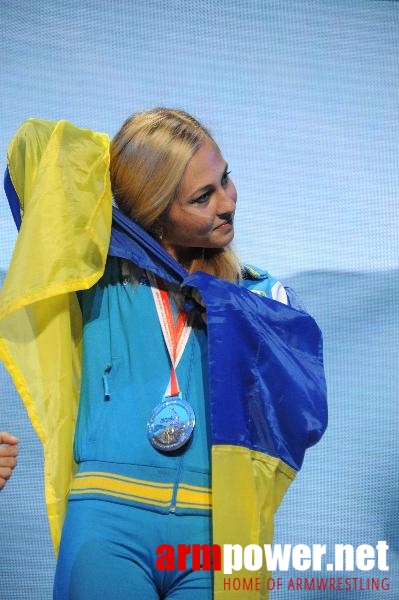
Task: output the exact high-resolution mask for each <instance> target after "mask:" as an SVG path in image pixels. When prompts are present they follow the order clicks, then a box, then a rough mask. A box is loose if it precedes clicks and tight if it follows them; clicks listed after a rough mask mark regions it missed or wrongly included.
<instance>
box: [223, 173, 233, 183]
mask: <svg viewBox="0 0 399 600" xmlns="http://www.w3.org/2000/svg"><path fill="white" fill-rule="evenodd" d="M230 173H231V171H225V172H224V173H223V177H222V185H223V186H225V185H227V183H228V181H229V179H230V177H229V175H230Z"/></svg>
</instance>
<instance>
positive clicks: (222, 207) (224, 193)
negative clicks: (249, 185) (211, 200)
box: [218, 183, 237, 215]
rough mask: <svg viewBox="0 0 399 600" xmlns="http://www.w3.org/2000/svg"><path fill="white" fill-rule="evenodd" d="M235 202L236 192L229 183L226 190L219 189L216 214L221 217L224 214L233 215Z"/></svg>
mask: <svg viewBox="0 0 399 600" xmlns="http://www.w3.org/2000/svg"><path fill="white" fill-rule="evenodd" d="M236 202H237V192H236V189H235V187H234V185H233V183H231V184H230V185H229V186H228V187H227V188H221V190H220V197H219V203H218V214H219V215H223V214H224V213H227V214H231V213H233V212H234V211H235V209H236Z"/></svg>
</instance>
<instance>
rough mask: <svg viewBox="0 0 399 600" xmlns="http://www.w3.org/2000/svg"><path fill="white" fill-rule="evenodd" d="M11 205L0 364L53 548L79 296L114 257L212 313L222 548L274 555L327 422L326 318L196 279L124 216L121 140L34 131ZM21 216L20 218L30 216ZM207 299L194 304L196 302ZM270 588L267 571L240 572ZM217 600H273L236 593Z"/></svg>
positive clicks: (75, 383) (16, 150) (14, 172)
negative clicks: (9, 381)
mask: <svg viewBox="0 0 399 600" xmlns="http://www.w3.org/2000/svg"><path fill="white" fill-rule="evenodd" d="M8 168H9V177H10V178H9V180H8V184H7V188H8V192H9V196H12V195H13V193H16V196H15V197H16V198H17V199H18V202H19V208H18V210H19V209H20V210H21V212H22V214H23V217H22V225H21V229H20V233H19V236H18V240H17V244H16V248H15V251H14V255H13V258H12V261H11V265H10V269H9V271H8V274H7V277H6V280H5V282H4V286H3V290H2V292H1V294H0V356H1V358H2V359H3V361H4V362H5V365H6V367H7V368H8V370H9V372H10V374H11V376H12V378H13V380H14V383H15V385H16V387H17V390H18V392H19V393H20V395H21V397H22V399H23V401H24V403H25V405H26V407H27V410H28V413H29V416H30V418H31V421H32V424H33V426H34V428H35V430H36V432H37V434H38V436H39V438H40V440H41V442H42V444H43V448H44V458H45V467H44V468H45V493H46V503H47V507H48V514H49V521H50V527H51V532H52V539H53V543H54V547H55V548H56V549H57V547H58V541H59V536H60V531H61V526H62V521H63V517H64V511H65V503H66V498H67V495H68V490H69V485H70V479H71V474H72V472H73V468H74V465H73V457H72V442H73V431H74V424H75V418H76V409H77V401H78V391H79V382H80V358H81V355H80V350H81V349H80V344H81V317H80V312H79V307H78V303H77V301H76V296H75V294H74V292H75V291H77V290H79V289H86V288H88V287H90V286H92V285H93V284H94V283H95V282H96V281H98V279H99V278H100V277H101V275H102V273H103V270H104V267H105V261H106V256H107V253H109V254H111V255H113V256H119V257H121V258H126V259H128V260H132V261H133V262H134V263H135V264H137V265H139V266H140V267H142V268H145V269H149V270H151V271H153V272H155V273H156V274H157V275H159V276H160V277H162V278H164V279H166V280H168V281H173V282H176V283H179V284H180V285H181V286H182V287H184V288H185V290H186V291H187V294H188V295H190V290H191V291H192V290H196V292H199V293H200V295H201V296H202V298H203V300H204V303H205V306H206V311H207V328H208V346H209V350H208V355H209V388H210V407H209V414H210V418H211V432H212V443H213V445H212V491H213V543H216V544H219V545H220V546H223V544H240V545H241V546H247V545H249V544H258V545H263V544H265V543H271V541H272V537H273V521H274V514H275V511H276V510H277V508H278V506H279V504H280V502H281V499H282V497H283V496H284V493H285V491H286V489H287V488H288V486H289V484H290V482H291V481H292V479H293V478H294V476H295V474H296V472H297V470H298V469H299V468H300V466H301V463H302V460H303V456H304V452H305V450H306V448H307V447H309V446H311V445H312V444H314V443H315V442H317V440H318V439H319V438H320V437H321V435H322V433H323V431H324V429H325V427H326V420H327V411H326V401H325V395H326V390H325V381H324V373H323V362H322V353H321V336H320V332H319V329H318V327H317V325H316V323H315V322H314V320H313V319H312V318H311V317H310V316H309V315H308V314H307V313H305V312H303V311H300V310H295V309H293V308H291V307H289V306H285V305H283V304H281V303H279V302H275V301H274V300H271V299H269V298H266V297H262V296H259V295H256V294H251V293H249V292H248V291H247V290H246V289H244V288H242V287H239V286H236V285H233V284H230V283H228V282H226V281H222V280H220V279H218V278H216V277H213V276H211V275H207V274H205V273H194V274H192V275H188V273H187V272H186V271H185V270H184V269H183V268H182V267H181V265H179V264H178V263H177V262H176V261H175V260H174V259H173V258H172V257H171V256H170V255H169V254H167V252H166V251H165V250H164V249H163V248H162V247H161V246H160V245H159V244H158V243H157V242H156V241H155V240H154V239H153V238H152V237H151V236H150V235H149V234H148V233H146V232H145V231H143V230H142V229H141V228H140V227H139V226H137V224H135V223H133V222H132V221H131V220H130V219H128V218H127V217H126V216H124V215H123V214H122V213H120V211H118V210H117V209H113V224H112V229H111V212H112V198H111V190H110V184H109V171H108V169H109V141H108V138H107V136H105V135H104V134H99V133H94V132H91V131H89V130H81V129H78V128H76V127H74V126H73V125H71V124H70V123H67V122H66V121H60V122H57V123H55V122H49V121H41V120H37V119H32V120H29V121H27V122H26V123H25V124H24V125H23V126H22V127H21V129H20V130H19V131H18V132H17V134H16V136H15V138H14V139H13V141H12V142H11V144H10V147H9V154H8ZM18 210H15V207H14V214H16V215H17V216H18ZM194 295H195V294H194ZM239 576H240V577H250V578H254V577H260V578H261V581H262V582H264V580H265V578H266V577H267V572H266V570H263V571H262V572H259V573H256V572H253V571H249V572H244V571H241V572H240V573H239ZM223 579H224V575H223V573H222V572H219V573H216V574H215V599H216V600H224V599H225V598H226V600H227V599H230V600H233V599H234V598H237V600H238V599H239V600H247V598H248V600H249V598H251V599H252V600H253V599H254V598H256V597H258V598H265V597H266V596H267V592H265V586H264V585H261V586H260V588H261V591H260V592H259V594H256V593H254V591H251V590H249V591H243V590H240V591H239V592H234V591H233V590H230V591H226V590H224V585H223Z"/></svg>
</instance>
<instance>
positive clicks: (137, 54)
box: [0, 0, 399, 600]
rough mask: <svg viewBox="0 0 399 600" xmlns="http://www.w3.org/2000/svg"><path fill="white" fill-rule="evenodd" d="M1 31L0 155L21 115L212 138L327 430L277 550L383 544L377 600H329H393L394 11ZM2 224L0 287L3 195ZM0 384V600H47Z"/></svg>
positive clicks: (21, 425) (56, 9)
mask: <svg viewBox="0 0 399 600" xmlns="http://www.w3.org/2000/svg"><path fill="white" fill-rule="evenodd" d="M1 24H2V39H1V44H2V46H1V48H0V50H1V57H2V58H1V67H0V68H1V81H0V83H1V88H0V89H1V93H0V102H1V104H0V111H1V122H0V127H1V130H0V153H1V156H3V157H5V155H6V147H7V143H8V141H9V139H10V138H11V137H12V136H13V134H14V132H15V130H16V129H17V127H18V126H19V125H20V123H21V122H22V121H23V120H24V119H26V118H28V117H31V116H37V117H42V118H48V119H55V120H56V119H59V118H66V119H69V120H71V121H72V122H74V123H75V124H76V125H79V126H82V127H89V128H93V129H97V130H99V131H105V132H107V133H109V134H110V135H113V134H114V133H115V132H116V130H117V129H118V127H119V126H120V124H121V122H122V121H123V120H124V119H125V118H126V117H127V116H128V115H129V114H131V113H133V112H135V111H137V110H142V109H146V108H151V107H153V106H157V105H165V106H172V107H180V108H184V109H185V110H187V111H189V112H192V113H193V114H194V115H195V116H197V117H198V118H199V119H200V120H202V121H203V122H204V123H205V125H207V126H208V127H209V128H210V129H211V131H212V132H213V134H214V135H215V138H216V139H217V140H218V142H219V143H220V146H221V147H222V150H223V153H224V155H225V157H226V159H227V160H228V162H229V165H230V167H231V169H232V177H233V178H234V181H235V183H236V186H237V188H238V194H239V208H238V214H237V220H236V224H237V227H236V230H237V234H236V242H235V243H236V247H237V249H238V251H239V253H240V255H241V256H242V258H243V259H245V260H249V261H250V262H252V263H255V264H258V265H260V266H262V267H265V268H268V269H269V270H270V272H272V273H273V274H274V275H276V276H277V277H279V278H280V279H283V280H284V281H286V282H287V283H289V284H291V285H292V286H293V287H295V289H296V290H297V292H298V293H299V294H300V296H301V298H302V300H303V302H304V304H305V305H306V306H307V307H308V309H309V310H310V311H311V312H312V313H313V314H314V315H315V317H316V318H317V319H318V321H319V323H320V325H321V327H322V329H323V331H324V337H325V348H326V370H327V376H328V383H329V395H330V428H329V430H328V433H327V434H326V436H325V438H324V439H323V441H322V442H321V443H320V444H319V445H318V446H317V447H315V448H314V449H312V450H311V451H310V452H309V453H308V456H307V459H306V461H305V465H304V468H303V470H302V472H301V473H300V475H299V476H298V480H297V482H296V483H295V484H294V485H293V486H292V488H291V490H290V491H289V493H288V495H287V497H286V499H285V501H284V503H283V506H282V508H281V510H280V513H279V516H278V519H277V527H276V542H277V541H278V542H281V543H292V544H298V543H306V544H308V545H311V544H313V543H326V544H327V547H331V546H332V545H333V544H335V543H348V544H352V545H358V544H361V543H367V544H371V545H375V544H376V543H377V541H378V540H386V541H387V542H388V544H389V546H390V549H389V552H388V564H389V565H390V571H389V573H388V576H389V578H390V584H391V589H390V590H389V591H386V592H381V591H380V592H360V591H351V592H346V593H345V597H346V598H348V599H351V598H358V597H361V598H369V597H370V598H380V595H381V594H382V593H383V594H384V596H383V597H386V598H389V599H392V600H393V599H395V598H399V580H398V554H397V553H398V549H399V535H398V530H397V521H398V475H397V469H396V465H397V464H398V458H399V457H398V449H397V443H396V440H397V435H398V425H399V423H398V392H399V381H398V374H397V371H398V365H399V360H398V358H399V357H398V333H399V318H398V307H397V304H398V303H397V295H398V288H399V275H398V273H399V270H398V269H399V264H398V256H399V252H398V250H399V248H398V246H399V233H398V232H399V228H398V214H399V210H398V208H399V200H398V187H399V161H398V127H397V123H398V114H399V85H398V84H399V77H398V75H399V58H398V56H399V53H398V52H399V43H398V39H399V38H398V36H399V3H397V2H389V1H377V0H314V1H310V0H280V1H279V0H218V1H217V2H213V1H210V0H208V1H207V0H202V1H201V0H180V1H178V0H170V1H167V2H161V1H160V0H159V1H157V0H146V2H139V1H133V0H129V1H128V0H125V1H123V0H120V1H116V0H113V1H109V0H108V1H106V0H100V1H94V0H87V1H86V2H85V3H81V2H80V0H69V1H68V2H64V1H60V0H52V1H50V0H41V2H38V1H36V2H35V1H32V0H28V1H22V0H14V1H13V2H11V1H9V0H5V1H3V2H2V6H1ZM4 164H5V158H4ZM0 228H1V238H0V269H1V270H2V271H5V270H6V269H7V266H8V263H9V259H10V256H11V252H12V247H13V243H14V240H15V232H14V227H13V224H12V222H11V217H10V215H9V213H8V209H7V207H6V205H5V201H4V198H3V195H2V196H1V202H0ZM0 382H1V388H2V392H1V399H0V403H1V404H0V407H1V410H0V430H1V429H5V430H10V431H12V432H13V433H15V434H17V435H18V436H19V437H20V438H21V440H22V442H21V456H20V463H19V466H18V469H17V470H16V471H15V475H14V477H13V480H12V481H11V482H10V484H9V485H8V486H7V488H6V489H5V490H4V492H2V493H1V496H0V542H1V547H2V552H1V561H0V600H25V599H27V598H29V599H31V598H32V599H36V598H37V599H38V600H47V599H49V598H50V597H51V591H50V590H51V577H52V572H53V568H54V560H53V558H52V554H51V547H50V541H49V537H48V530H47V523H46V520H45V516H44V509H43V501H42V483H41V453H40V448H39V444H38V442H37V439H36V437H35V435H34V433H33V432H32V430H31V429H30V426H29V424H28V423H27V420H26V417H25V414H24V411H23V409H22V408H21V406H20V402H19V400H18V399H17V398H16V397H15V392H14V390H13V387H12V384H11V383H10V381H9V379H8V376H7V375H6V374H5V373H4V371H2V372H1V379H0ZM278 575H281V576H282V577H283V579H284V582H285V583H286V582H287V581H288V578H289V576H290V575H291V576H302V577H305V576H308V577H310V576H311V575H312V574H311V573H307V572H304V573H298V572H295V573H294V572H293V573H289V574H284V573H281V574H278V573H276V576H278ZM314 575H316V574H314ZM324 575H326V574H324ZM327 575H328V576H330V575H331V573H328V574H327ZM334 575H336V576H338V575H339V574H338V573H334ZM347 575H348V576H350V577H363V578H365V577H379V578H380V579H381V577H382V576H384V575H386V574H385V573H381V572H379V571H378V570H377V569H375V570H373V571H370V572H361V571H355V572H353V573H349V574H347ZM309 594H311V592H303V591H302V592H301V591H295V592H289V591H280V592H276V593H275V594H274V596H275V597H276V598H281V599H282V600H283V599H285V598H295V599H297V598H298V599H302V598H307V597H308V596H309ZM313 597H317V598H318V597H319V595H317V593H316V594H313ZM320 597H322V598H335V597H340V593H339V592H329V593H321V592H320Z"/></svg>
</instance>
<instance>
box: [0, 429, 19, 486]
mask: <svg viewBox="0 0 399 600" xmlns="http://www.w3.org/2000/svg"><path fill="white" fill-rule="evenodd" d="M18 443H19V439H18V438H16V437H15V436H13V435H10V434H9V433H6V432H5V431H3V432H0V490H2V489H3V487H4V486H5V484H6V483H7V481H8V479H10V477H11V473H12V471H13V469H14V467H15V465H16V464H17V454H18V448H17V444H18Z"/></svg>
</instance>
